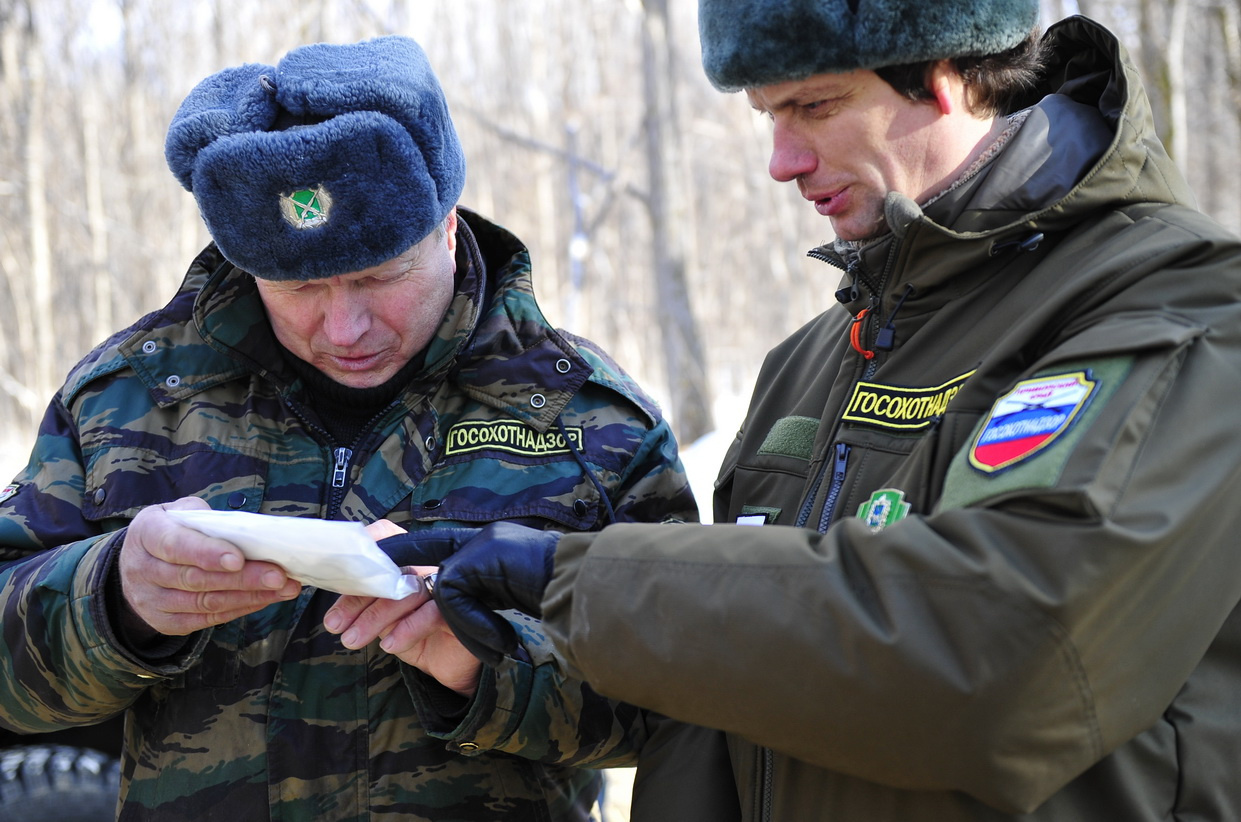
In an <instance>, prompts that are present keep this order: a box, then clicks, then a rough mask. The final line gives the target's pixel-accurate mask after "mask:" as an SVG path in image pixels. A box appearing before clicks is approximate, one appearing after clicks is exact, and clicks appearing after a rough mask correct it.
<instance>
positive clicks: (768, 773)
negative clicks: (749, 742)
mask: <svg viewBox="0 0 1241 822" xmlns="http://www.w3.org/2000/svg"><path fill="white" fill-rule="evenodd" d="M775 768H776V757H775V755H774V754H773V753H772V752H771V748H759V749H758V779H757V780H755V781H756V782H758V789H759V794H758V803H757V805H756V807H755V808H754V817H755V820H756V822H770V820H771V803H772V799H771V795H772V792H773V791H772V785H773V783H774V782H775V774H774V773H773V772H774V771H775Z"/></svg>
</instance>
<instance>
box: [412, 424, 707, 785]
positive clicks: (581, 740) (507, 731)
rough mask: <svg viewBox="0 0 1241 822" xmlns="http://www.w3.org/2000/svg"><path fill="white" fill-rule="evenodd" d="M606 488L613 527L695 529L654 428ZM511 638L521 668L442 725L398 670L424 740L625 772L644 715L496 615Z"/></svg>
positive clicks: (520, 626)
mask: <svg viewBox="0 0 1241 822" xmlns="http://www.w3.org/2000/svg"><path fill="white" fill-rule="evenodd" d="M617 476H618V479H617V480H616V482H615V483H613V484H612V485H611V487H608V488H607V491H608V497H609V504H610V506H611V507H612V509H613V511H614V512H615V516H616V519H617V521H633V520H635V519H639V518H641V519H646V520H648V521H651V522H662V521H685V520H688V521H696V520H697V518H698V516H697V509H696V507H695V504H694V499H693V494H692V491H691V490H690V488H689V484H688V479H687V477H686V474H685V471H684V467H683V466H682V464H681V462H680V459H679V458H678V456H677V447H676V441H675V439H674V437H673V435H672V432H671V430H670V429H669V427H668V425H667V423H666V422H665V421H663V420H662V419H661V420H659V421H658V422H657V424H655V425H654V426H653V427H651V428H650V429H648V431H647V432H646V434H645V436H644V437H643V439H642V441H641V443H640V444H639V447H637V448H636V449H635V451H634V455H633V458H632V460H630V462H629V463H628V465H627V466H626V469H625V470H624V471H622V472H618V474H617ZM505 616H506V618H508V619H509V621H510V622H511V623H512V624H513V626H514V628H515V629H516V630H517V633H518V636H519V637H520V638H521V643H522V648H523V650H524V651H525V657H527V658H523V659H506V660H505V661H504V662H503V663H502V664H501V665H500V667H499V668H496V669H490V668H484V669H483V675H482V678H481V680H480V687H479V690H478V692H477V693H476V694H475V696H474V698H473V699H472V700H471V701H470V703H469V704H468V705H467V706H465V713H464V715H463V716H460V717H457V716H447V715H445V713H444V712H443V709H442V707H441V705H439V704H437V700H436V698H435V693H434V691H435V687H436V686H435V683H434V682H433V681H431V680H430V679H429V678H428V677H426V676H425V675H422V674H420V673H418V672H417V671H415V670H413V669H410V668H408V667H407V668H406V681H407V683H408V684H409V685H410V690H411V694H412V695H413V698H414V702H415V705H416V707H417V710H418V713H419V717H420V720H421V721H422V723H423V725H424V727H425V728H426V729H427V731H428V733H430V734H431V735H433V736H437V737H439V738H441V739H444V740H445V741H447V742H448V743H449V747H450V748H451V749H453V750H457V751H460V752H462V753H465V754H467V755H468V754H472V753H481V752H483V751H488V750H494V751H502V752H505V753H511V754H515V755H518V756H521V757H523V758H527V759H534V760H538V761H543V762H549V763H556V764H563V765H587V766H592V767H612V766H619V765H632V764H633V763H634V761H635V758H636V755H637V752H638V750H639V749H640V748H641V747H642V745H643V744H644V743H645V740H646V738H647V728H646V724H647V723H646V718H645V713H644V712H642V711H640V710H638V709H636V708H633V707H632V706H629V705H625V704H623V703H620V702H617V701H615V700H612V699H608V698H605V697H602V696H600V695H599V694H598V693H596V692H595V691H594V689H592V688H591V687H590V686H589V685H588V684H585V683H583V682H581V681H579V680H577V679H574V678H572V677H570V676H569V675H568V674H567V673H566V671H565V668H564V661H563V659H562V658H561V657H560V655H559V653H558V652H557V651H556V649H555V648H554V647H553V645H552V644H551V642H550V641H549V640H548V639H547V637H546V635H545V633H544V629H543V625H542V623H541V621H540V620H537V619H534V618H531V617H528V616H526V615H524V614H520V613H517V612H506V614H505Z"/></svg>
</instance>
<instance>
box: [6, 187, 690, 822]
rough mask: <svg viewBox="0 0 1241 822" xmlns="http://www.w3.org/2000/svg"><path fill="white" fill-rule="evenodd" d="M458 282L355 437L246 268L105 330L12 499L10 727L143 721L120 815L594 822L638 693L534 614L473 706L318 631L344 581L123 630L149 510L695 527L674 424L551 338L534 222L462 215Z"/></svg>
mask: <svg viewBox="0 0 1241 822" xmlns="http://www.w3.org/2000/svg"><path fill="white" fill-rule="evenodd" d="M458 239H459V243H458V274H459V286H458V292H457V295H456V298H455V300H454V301H453V304H452V306H451V307H450V308H449V311H448V313H447V315H446V316H445V318H444V320H443V322H442V325H441V327H440V329H439V332H438V334H437V336H436V338H435V339H434V340H432V342H431V343H430V344H429V345H428V346H427V349H426V351H425V360H424V363H423V368H422V369H421V370H420V371H419V372H418V373H417V374H416V375H415V376H414V377H413V379H412V381H411V383H410V385H409V386H408V387H407V388H406V390H404V391H403V392H402V393H401V394H400V395H399V396H398V397H397V398H396V399H395V400H394V401H393V402H392V403H391V404H390V405H389V406H388V407H387V408H385V409H384V410H383V411H382V412H381V413H380V414H379V415H378V416H377V417H376V418H375V419H374V420H372V421H371V423H370V425H369V426H366V428H365V430H364V431H363V432H362V434H361V435H360V436H359V437H358V439H357V440H356V441H355V442H352V443H345V442H335V441H333V440H332V437H331V435H330V434H329V433H328V427H327V426H325V425H324V424H323V422H322V420H320V419H319V418H318V417H317V416H316V414H315V412H314V411H313V407H312V404H310V403H308V402H307V398H306V396H305V392H304V390H303V387H302V385H301V382H300V380H298V379H297V378H296V376H295V374H293V373H292V372H291V371H290V369H288V367H287V365H286V364H285V362H284V360H283V359H282V357H281V355H280V353H279V349H278V348H277V346H276V345H275V342H274V336H273V334H272V331H271V328H270V325H269V324H268V323H267V322H266V320H265V316H264V314H263V309H262V305H261V303H260V301H259V297H258V295H257V292H256V290H255V286H254V281H253V278H252V277H251V276H250V275H249V274H246V273H245V272H243V271H240V270H238V269H236V268H234V267H233V266H232V265H230V264H229V263H227V262H225V261H224V260H223V258H222V257H221V256H220V255H219V252H218V251H217V250H216V249H215V248H214V247H211V248H208V249H207V250H206V251H205V252H204V253H203V254H202V255H200V257H199V258H198V259H197V260H196V261H195V263H194V265H193V266H192V267H191V269H190V272H189V274H188V275H187V277H186V281H185V283H184V284H183V286H182V288H181V290H180V291H179V293H178V294H177V295H176V297H175V298H174V299H173V300H172V302H171V303H170V304H169V305H168V306H167V307H166V308H164V309H162V310H160V311H157V312H155V313H153V314H151V315H150V316H148V317H146V318H144V319H143V320H142V321H140V322H139V323H138V324H136V325H135V326H134V327H132V328H129V329H126V330H125V331H123V332H120V333H118V334H117V335H116V336H114V337H113V338H112V339H111V340H109V341H108V342H107V343H105V344H103V345H101V346H100V347H99V348H98V349H96V350H95V351H94V352H93V353H92V354H91V355H90V356H89V357H87V358H86V359H85V360H84V361H83V362H82V363H81V364H79V365H78V366H77V367H76V368H75V369H74V370H73V372H72V373H71V374H70V376H69V379H68V380H67V381H66V384H65V386H64V387H63V388H62V390H61V391H60V392H58V394H57V396H56V397H55V399H54V401H53V402H52V403H51V405H50V407H49V410H48V413H47V416H46V419H45V421H44V424H43V426H42V428H41V430H40V432H39V436H38V440H37V442H36V444H35V448H34V453H33V456H32V459H31V463H30V466H29V467H28V468H27V469H26V470H25V471H24V472H23V473H22V474H21V475H19V476H18V477H17V479H16V480H15V481H14V482H13V483H12V484H11V485H9V486H8V487H6V488H4V489H3V491H2V492H0V560H8V561H9V562H8V563H7V564H6V565H4V566H3V567H0V628H2V629H3V632H4V637H5V642H4V645H3V646H0V671H3V672H4V673H3V674H0V726H3V727H5V728H8V729H12V730H18V731H24V732H33V731H44V730H52V729H55V728H63V727H69V726H73V725H80V724H86V723H90V722H97V721H100V720H102V719H104V718H107V717H109V716H113V715H115V714H118V713H120V712H122V711H127V716H126V719H127V723H126V745H125V753H124V760H123V785H122V804H121V808H120V819H121V820H152V822H178V820H185V821H186V822H191V821H192V822H203V821H204V820H225V822H249V820H257V819H268V818H270V819H272V820H280V822H295V821H296V820H307V822H310V821H311V820H313V821H314V822H326V820H331V821H332V822H346V821H347V820H348V821H354V822H367V821H368V820H379V819H385V820H386V819H391V820H410V822H413V821H414V820H429V821H430V822H449V820H470V821H471V822H493V820H497V819H505V820H528V821H529V822H546V820H585V819H586V818H587V817H588V815H589V813H590V808H591V805H592V803H593V800H594V798H595V794H596V793H597V791H598V789H599V775H598V773H597V772H594V771H589V770H585V769H583V768H582V767H579V766H587V765H590V766H605V765H612V764H626V763H629V762H631V761H632V760H633V757H634V756H635V753H636V750H637V748H639V747H640V746H641V745H642V744H643V742H644V741H645V738H646V735H647V733H648V731H647V728H646V718H645V717H644V716H643V715H642V714H640V713H639V712H638V711H637V710H636V709H633V708H631V707H629V706H625V705H617V704H615V703H613V702H611V701H608V700H604V699H602V698H600V697H599V696H598V695H597V694H595V693H594V692H592V691H591V690H590V689H589V688H587V687H585V686H584V685H583V684H582V683H581V682H577V681H573V680H570V679H566V677H565V676H564V675H563V673H562V670H561V667H560V665H559V664H558V663H557V659H556V656H555V653H554V651H553V649H552V647H551V645H550V643H549V642H548V641H547V639H546V637H545V636H544V635H543V632H542V630H541V627H540V625H539V623H538V622H537V620H530V619H521V618H518V617H517V616H514V621H515V624H516V626H517V628H518V631H519V633H520V635H521V638H522V643H523V648H524V651H525V654H524V656H523V659H520V660H518V659H506V660H505V661H504V662H503V663H501V664H500V665H499V666H498V667H496V668H494V669H493V668H490V667H485V668H484V669H483V672H482V676H481V679H480V682H479V688H478V692H477V694H476V695H475V697H474V698H473V699H472V700H470V701H469V702H468V703H464V704H461V700H459V699H458V698H456V697H455V695H453V694H451V693H450V692H448V691H447V690H446V689H444V688H443V687H442V686H439V685H438V683H436V682H434V681H433V680H431V679H430V678H429V677H427V676H425V675H423V674H422V673H420V672H419V671H417V670H416V669H414V668H411V667H409V666H407V665H405V664H403V663H401V662H400V661H399V660H398V659H397V658H396V657H394V656H391V655H390V654H386V653H384V652H383V651H381V650H380V649H379V647H378V644H377V643H372V644H371V645H370V646H368V647H366V648H360V649H356V650H350V649H348V648H345V647H343V646H342V645H341V644H340V639H339V637H337V636H336V635H334V634H330V633H328V632H327V631H325V630H324V629H323V616H324V612H325V611H326V610H327V608H328V607H330V606H331V605H332V603H333V602H335V600H336V595H335V594H332V593H330V592H327V591H319V590H316V589H314V588H304V589H303V591H302V594H301V596H300V597H298V598H297V599H296V600H293V601H290V602H286V603H280V604H276V605H272V606H270V607H268V608H265V609H263V610H262V611H259V612H257V613H254V614H251V615H249V616H247V617H245V618H243V619H238V620H235V621H233V622H230V623H228V624H225V625H221V626H218V627H216V628H214V629H212V630H208V631H202V632H199V633H197V634H194V635H191V637H190V638H189V642H188V643H184V647H182V645H183V643H182V642H181V641H180V639H179V638H174V641H171V642H170V643H169V647H170V650H168V649H166V650H168V652H167V653H165V655H164V656H162V657H160V656H157V655H156V654H153V653H151V654H141V655H139V654H137V653H136V652H135V651H134V649H133V648H131V647H129V646H128V645H127V644H126V643H125V642H124V636H123V634H122V633H121V632H120V631H118V622H117V620H116V614H115V611H114V608H113V607H110V605H114V603H111V602H110V597H109V593H111V594H112V595H113V596H115V594H116V592H115V591H114V590H113V591H109V587H108V574H109V570H110V568H111V567H112V564H113V562H114V561H115V556H116V553H117V551H118V549H119V546H120V544H121V541H122V539H123V537H124V533H125V531H124V528H125V526H126V525H127V523H128V522H129V521H130V520H131V519H132V518H133V516H134V515H135V514H136V513H137V512H138V511H139V510H140V509H141V508H143V507H144V506H147V505H152V504H156V503H160V502H167V501H170V500H173V499H176V498H178V497H181V496H185V495H198V496H201V497H202V498H203V499H205V500H207V501H208V502H209V503H210V504H211V505H212V507H214V508H221V509H225V510H228V509H239V510H247V511H257V512H261V513H265V514H277V515H283V516H303V517H318V518H325V519H347V520H351V521H356V522H372V521H375V520H377V519H380V518H387V519H390V520H393V521H395V522H397V523H399V524H401V525H403V526H404V527H406V528H409V529H422V528H435V527H445V526H458V527H459V526H462V525H469V526H476V525H481V524H484V523H487V522H490V521H493V520H497V519H509V520H516V521H519V522H523V523H525V524H528V525H532V526H534V527H539V528H550V529H556V530H561V531H573V530H584V529H592V528H597V527H599V526H600V525H601V524H603V523H605V522H610V521H622V522H623V521H660V520H663V519H669V518H670V519H680V518H696V511H695V509H694V504H693V499H692V496H691V495H690V492H689V488H688V483H687V480H686V477H685V473H684V471H683V470H682V467H681V464H680V462H679V460H678V459H677V452H676V444H675V442H674V440H673V437H672V434H671V431H670V429H669V427H668V425H667V423H666V421H664V420H663V419H662V417H661V415H660V413H659V411H658V409H657V408H656V407H655V405H654V404H653V403H652V402H651V401H650V400H649V399H648V398H647V396H646V395H645V394H644V393H643V392H642V391H641V390H640V389H639V388H638V387H637V386H636V385H635V384H634V383H633V382H632V380H630V379H629V377H628V376H627V375H625V373H624V372H623V371H621V370H620V369H619V368H618V367H617V366H616V365H615V364H614V363H612V362H611V360H610V359H609V358H608V357H607V356H606V355H605V354H603V353H602V352H601V351H599V349H598V348H597V347H595V346H594V345H593V344H591V343H589V342H587V341H585V340H581V339H578V338H574V337H571V336H569V335H567V334H565V333H564V332H559V331H556V330H555V329H553V328H551V327H550V326H549V325H548V324H547V321H546V320H545V319H544V318H543V315H542V313H541V311H540V310H539V308H538V306H537V304H536V302H535V299H534V294H533V291H532V290H531V282H530V260H529V256H528V254H527V252H526V249H525V248H524V247H523V246H522V245H521V243H520V242H519V241H518V240H517V238H516V237H513V236H512V235H511V234H509V233H508V232H507V231H505V230H504V229H502V228H500V227H499V226H496V225H493V224H491V223H489V222H487V221H486V220H484V219H482V218H481V217H479V216H477V215H474V214H471V213H468V212H465V211H462V222H461V223H460V227H459V229H458Z"/></svg>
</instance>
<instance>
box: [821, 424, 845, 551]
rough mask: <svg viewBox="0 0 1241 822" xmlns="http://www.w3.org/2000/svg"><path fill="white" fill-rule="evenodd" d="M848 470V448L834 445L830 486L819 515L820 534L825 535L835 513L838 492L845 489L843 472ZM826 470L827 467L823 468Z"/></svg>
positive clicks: (842, 445) (841, 443)
mask: <svg viewBox="0 0 1241 822" xmlns="http://www.w3.org/2000/svg"><path fill="white" fill-rule="evenodd" d="M848 468H849V446H847V445H845V444H844V443H843V442H838V443H836V459H835V460H834V461H833V463H832V484H831V485H830V486H828V489H827V499H825V500H824V501H823V512H822V513H821V514H820V515H819V528H818V531H819V533H820V534H825V533H827V526H828V525H829V524H830V523H831V521H832V517H833V516H834V515H835V513H836V503H837V502H839V501H840V492H841V491H842V490H843V489H844V487H845V472H846V471H847V470H848ZM823 470H824V471H826V470H827V466H826V465H825V466H823Z"/></svg>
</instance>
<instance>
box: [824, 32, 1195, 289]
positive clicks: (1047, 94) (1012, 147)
mask: <svg viewBox="0 0 1241 822" xmlns="http://www.w3.org/2000/svg"><path fill="white" fill-rule="evenodd" d="M1044 42H1045V44H1046V46H1047V50H1048V63H1047V67H1046V69H1045V71H1044V74H1043V78H1042V82H1041V83H1040V84H1039V85H1038V86H1037V87H1036V88H1035V89H1033V90H1032V91H1031V93H1030V95H1028V97H1027V98H1026V100H1025V101H1023V103H1024V105H1025V106H1028V113H1026V114H1025V122H1024V123H1023V124H1022V125H1021V128H1020V129H1019V130H1018V131H1017V133H1016V134H1015V135H1014V136H1013V137H1012V139H1011V140H1010V141H1009V143H1008V144H1007V145H1005V146H1004V148H1003V150H1002V151H1000V152H999V153H998V154H997V156H996V157H995V159H994V160H992V161H991V162H990V163H989V164H988V165H987V166H985V167H984V168H983V169H982V170H981V171H979V172H978V173H977V174H976V175H975V176H974V177H972V178H971V179H970V180H969V181H968V182H966V183H964V184H962V185H959V186H957V187H956V188H954V189H952V190H950V191H949V192H948V193H946V194H944V195H941V196H939V197H937V198H936V199H934V200H933V201H932V202H931V203H929V204H928V205H927V206H926V207H925V208H923V207H920V206H919V205H918V204H916V203H915V202H913V201H912V200H911V199H909V198H908V197H906V196H904V195H901V194H898V193H895V192H893V193H891V194H889V195H888V197H887V200H886V202H885V214H886V217H887V221H888V225H889V227H890V229H891V233H890V234H889V235H887V236H886V237H884V238H882V239H880V240H877V241H875V242H873V243H871V244H869V245H867V246H865V247H863V248H862V249H861V250H860V252H859V253H860V255H861V257H862V259H863V261H864V264H865V267H866V268H868V269H870V270H873V271H878V270H881V269H882V268H884V267H885V265H886V260H888V259H889V257H890V255H891V254H892V253H893V249H892V247H891V245H892V242H893V241H896V242H897V243H898V244H900V245H907V244H908V242H910V241H912V240H914V238H915V236H916V244H917V254H918V259H920V260H928V259H932V257H930V256H929V255H935V254H936V252H937V251H939V250H941V249H945V248H949V247H950V249H951V253H950V254H948V255H946V259H947V260H949V261H950V262H951V267H952V268H953V269H955V270H958V271H959V270H960V269H961V268H962V267H963V266H971V265H975V266H976V265H979V264H981V263H984V262H985V261H987V260H988V259H990V258H992V257H993V256H995V255H996V254H997V253H999V252H1000V251H1002V250H1004V249H1005V248H1009V247H1017V246H1018V245H1020V244H1021V243H1023V242H1027V243H1028V242H1029V241H1030V239H1031V238H1032V237H1035V236H1037V234H1038V233H1040V232H1046V233H1051V232H1055V231H1063V230H1068V229H1070V228H1073V227H1074V226H1077V225H1079V224H1081V223H1082V222H1084V221H1087V220H1089V219H1091V218H1092V216H1094V215H1096V214H1100V213H1103V212H1105V211H1113V210H1116V209H1121V208H1125V207H1126V206H1130V205H1135V204H1138V203H1146V204H1149V203H1168V204H1172V203H1177V204H1182V205H1187V206H1193V204H1194V197H1193V194H1192V192H1191V191H1190V189H1189V186H1188V185H1187V184H1186V182H1185V180H1184V177H1183V176H1182V175H1181V173H1180V171H1179V170H1178V169H1177V168H1176V165H1175V163H1173V162H1172V159H1171V158H1170V157H1169V156H1168V153H1167V151H1166V150H1165V149H1164V147H1163V144H1162V143H1161V142H1160V141H1159V138H1158V136H1157V135H1156V134H1155V131H1154V125H1153V117H1152V114H1151V108H1150V101H1149V100H1148V98H1147V96H1146V92H1145V91H1144V90H1143V87H1142V83H1141V80H1140V78H1139V76H1138V72H1137V68H1136V67H1135V66H1134V64H1133V62H1132V60H1131V59H1130V58H1129V55H1128V53H1127V52H1126V50H1125V48H1124V46H1123V45H1121V43H1120V42H1119V41H1118V40H1117V39H1116V37H1115V36H1114V35H1113V34H1111V32H1109V31H1107V30H1106V29H1104V28H1103V27H1102V26H1100V25H1099V24H1097V23H1095V22H1094V21H1092V20H1090V19H1088V18H1085V17H1071V18H1068V19H1066V20H1063V21H1061V22H1059V23H1057V24H1055V25H1053V26H1052V27H1050V28H1049V29H1048V31H1047V33H1046V34H1045V35H1044ZM1023 107H1024V106H1023ZM811 254H812V256H816V257H819V258H821V259H827V260H828V261H830V262H834V263H835V264H837V265H841V266H842V267H843V266H844V262H843V260H841V259H840V256H839V255H838V254H837V253H836V252H835V251H834V250H831V249H830V248H828V247H820V248H818V249H815V250H814V251H812V252H811ZM900 254H901V256H902V257H906V256H907V255H908V254H909V251H908V249H907V248H906V249H902V250H901V252H900ZM934 259H938V257H934ZM943 273H944V275H945V276H948V275H949V272H946V271H945V272H943ZM920 278H921V275H920Z"/></svg>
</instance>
